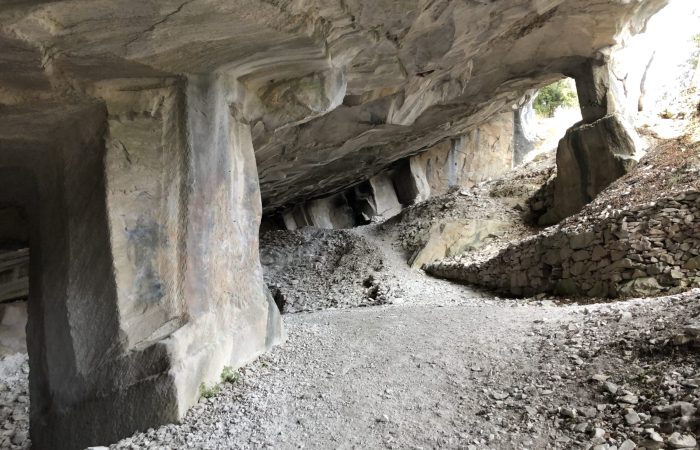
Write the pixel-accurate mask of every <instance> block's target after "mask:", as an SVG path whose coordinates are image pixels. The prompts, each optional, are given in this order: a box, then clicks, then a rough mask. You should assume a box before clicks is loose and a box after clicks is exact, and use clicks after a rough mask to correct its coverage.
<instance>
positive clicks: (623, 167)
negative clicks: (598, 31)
mask: <svg viewBox="0 0 700 450" xmlns="http://www.w3.org/2000/svg"><path fill="white" fill-rule="evenodd" d="M573 75H574V76H575V77H576V90H577V92H578V97H579V102H580V105H581V114H582V116H583V121H582V122H580V123H578V124H576V125H574V126H573V127H571V128H569V130H568V131H567V132H566V136H565V137H564V138H563V139H562V140H561V141H560V142H559V147H558V148H557V178H556V179H555V180H554V198H553V205H552V207H551V208H550V209H549V210H548V211H547V212H546V213H545V214H544V215H543V216H541V217H540V218H539V220H538V222H539V224H540V225H551V224H554V223H557V222H559V221H560V220H562V219H564V218H566V217H568V216H570V215H572V214H575V213H577V212H578V211H579V210H580V209H581V208H583V206H585V205H586V204H587V203H589V202H590V201H591V200H593V199H594V198H595V197H596V196H597V195H598V194H599V193H600V192H601V191H602V190H603V189H605V188H606V187H608V186H609V185H610V183H612V182H613V181H615V180H617V179H618V178H620V177H621V176H623V175H624V174H626V173H627V172H628V171H629V170H630V169H631V168H632V167H634V165H635V164H636V162H637V158H638V144H637V143H638V142H639V137H638V135H637V133H636V131H635V130H634V128H633V126H632V125H631V124H630V123H629V121H628V119H627V118H626V116H625V111H624V107H623V105H624V104H625V102H624V101H623V97H622V94H621V93H620V92H619V91H618V89H617V88H616V84H615V83H612V82H611V74H610V69H609V67H608V65H607V64H605V63H602V62H599V61H593V60H591V61H588V62H587V63H585V64H583V65H582V66H581V67H579V68H578V69H577V70H576V71H575V72H574V74H573Z"/></svg>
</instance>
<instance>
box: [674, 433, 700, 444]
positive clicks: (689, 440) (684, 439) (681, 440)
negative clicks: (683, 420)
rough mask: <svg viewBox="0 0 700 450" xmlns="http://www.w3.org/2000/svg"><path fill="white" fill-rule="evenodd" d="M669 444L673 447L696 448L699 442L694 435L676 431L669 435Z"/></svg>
mask: <svg viewBox="0 0 700 450" xmlns="http://www.w3.org/2000/svg"><path fill="white" fill-rule="evenodd" d="M668 445H670V446H671V448H695V446H696V445H697V442H696V441H695V438H694V437H693V436H690V435H688V434H680V433H678V432H676V433H673V434H672V435H671V436H669V438H668Z"/></svg>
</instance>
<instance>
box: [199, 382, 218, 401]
mask: <svg viewBox="0 0 700 450" xmlns="http://www.w3.org/2000/svg"><path fill="white" fill-rule="evenodd" d="M219 391H221V387H220V386H219V385H217V384H214V385H212V386H207V385H206V384H204V383H202V384H200V385H199V396H200V397H204V398H212V397H214V396H215V395H216V394H218V393H219Z"/></svg>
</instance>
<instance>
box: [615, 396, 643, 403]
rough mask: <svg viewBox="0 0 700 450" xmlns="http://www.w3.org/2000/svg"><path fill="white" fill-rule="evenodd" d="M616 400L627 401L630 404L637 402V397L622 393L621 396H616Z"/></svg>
mask: <svg viewBox="0 0 700 450" xmlns="http://www.w3.org/2000/svg"><path fill="white" fill-rule="evenodd" d="M617 400H618V401H619V402H620V403H627V404H630V405H636V404H637V403H639V397H637V396H636V395H634V394H627V395H623V396H622V397H620V398H618V399H617Z"/></svg>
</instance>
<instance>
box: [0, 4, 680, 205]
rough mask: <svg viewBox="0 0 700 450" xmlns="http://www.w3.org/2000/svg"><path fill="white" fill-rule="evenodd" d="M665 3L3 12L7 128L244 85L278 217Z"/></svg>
mask: <svg viewBox="0 0 700 450" xmlns="http://www.w3.org/2000/svg"><path fill="white" fill-rule="evenodd" d="M667 1H668V0H500V1H494V0H491V1H489V0H188V1H182V0H177V1H170V0H158V1H154V0H138V1H137V0H125V1H120V2H114V1H112V0H93V1H89V2H88V1H87V0H72V1H39V0H11V1H9V2H8V1H5V2H3V3H2V4H1V5H0V67H1V69H0V117H2V116H5V117H9V116H12V117H15V116H16V110H17V109H20V110H21V111H32V110H34V111H36V112H41V113H42V114H44V115H46V114H48V112H47V109H46V108H45V105H47V104H57V103H59V104H60V103H66V104H79V103H82V102H86V103H93V102H94V101H95V100H96V99H97V100H100V101H101V100H103V99H104V98H106V97H109V96H113V95H114V92H115V90H116V91H119V90H124V91H130V92H133V91H138V90H140V89H144V90H145V89H146V88H149V89H150V88H152V87H153V86H161V85H167V86H172V85H181V86H184V85H185V84H186V83H187V81H188V79H191V78H192V77H197V76H214V77H221V78H226V79H231V80H235V82H234V84H235V86H236V88H235V89H234V92H233V94H230V97H231V98H230V101H229V105H230V108H231V111H232V113H233V114H236V115H237V116H238V117H239V118H243V119H244V120H245V121H247V122H248V123H249V124H250V128H251V134H252V140H253V144H254V148H255V153H256V159H257V165H258V172H259V176H260V187H261V191H262V200H263V207H264V208H265V209H266V210H268V211H269V210H273V209H275V208H279V207H281V206H283V205H287V204H291V203H294V202H297V201H301V200H304V199H308V198H312V197H315V196H319V195H321V194H324V193H332V192H335V191H338V190H340V189H343V188H345V187H348V186H350V185H352V184H354V183H357V182H358V181H361V180H363V179H366V178H367V177H368V176H371V175H373V174H374V173H376V172H378V171H379V170H381V169H382V168H384V167H386V166H387V165H390V164H391V163H393V162H395V161H397V160H398V159H400V158H403V157H405V156H408V155H411V154H415V153H417V152H419V151H420V150H421V149H423V148H425V147H427V146H429V145H432V144H434V143H436V142H438V141H440V140H442V139H444V138H447V137H450V136H454V135H457V134H460V133H463V132H465V131H466V130H468V129H469V128H470V127H473V126H474V125H476V124H478V123H479V122H481V121H483V120H484V119H486V118H487V117H489V116H490V115H492V114H494V113H496V112H500V111H503V110H504V109H507V108H510V107H511V106H512V105H513V104H514V103H515V102H517V101H518V99H519V98H520V97H521V96H522V95H523V93H524V92H525V91H527V90H528V89H531V88H533V87H537V86H538V85H541V84H542V83H544V82H547V81H549V80H550V79H552V78H553V77H555V76H557V74H560V73H569V72H571V71H572V70H575V67H576V66H577V65H579V64H580V63H582V62H583V61H585V60H586V59H589V58H596V59H601V58H604V57H605V55H606V51H607V50H606V49H609V48H610V47H611V46H614V45H616V44H617V43H619V42H620V40H621V39H624V37H625V36H626V35H627V34H629V33H634V32H636V31H639V30H640V29H641V28H642V27H643V26H644V24H645V22H646V20H647V19H648V18H649V17H650V16H651V15H652V14H653V13H655V12H656V11H658V10H659V9H660V8H661V7H663V6H664V5H665V4H666V3H667ZM149 92H153V90H152V89H151V90H150V91H149ZM149 95H150V97H149ZM149 95H145V94H144V98H141V99H139V101H140V102H142V103H144V104H148V103H149V102H150V103H153V104H154V105H155V104H157V103H158V101H159V100H158V98H157V97H153V96H152V95H153V94H149ZM130 98H133V97H130ZM185 101H186V99H185ZM142 106H143V105H140V106H139V108H140V109H136V108H134V111H142V110H143V108H142ZM128 109H129V108H128V105H127V106H123V107H122V109H121V113H125V111H126V113H128ZM53 110H55V111H63V110H64V109H61V108H53ZM153 110H154V111H156V110H157V108H156V107H155V106H154V109H153ZM110 114H111V111H110ZM31 116H32V115H31V114H24V115H23V116H22V117H28V118H29V119H28V120H27V123H26V124H25V125H26V127H28V128H27V130H30V129H32V128H33V127H35V125H33V124H32V123H31ZM44 120H45V119H44ZM178 120H183V119H178ZM183 122H184V121H183ZM18 127H19V128H21V125H20V124H15V125H14V126H13V130H12V131H11V132H12V133H14V134H16V135H21V134H22V133H21V132H20V131H18ZM3 128H7V127H3ZM27 134H31V133H27Z"/></svg>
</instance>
